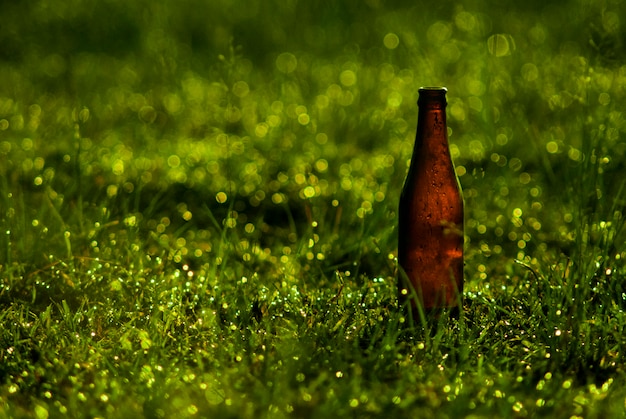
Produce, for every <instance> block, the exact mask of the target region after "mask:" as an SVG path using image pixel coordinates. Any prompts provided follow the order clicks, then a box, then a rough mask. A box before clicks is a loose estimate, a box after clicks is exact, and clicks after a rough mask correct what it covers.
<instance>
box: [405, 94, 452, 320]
mask: <svg viewBox="0 0 626 419" xmlns="http://www.w3.org/2000/svg"><path fill="white" fill-rule="evenodd" d="M446 92H447V89H446V88H445V87H422V88H420V89H419V99H418V102H417V104H418V107H419V111H418V120H417V133H416V136H415V146H414V148H413V156H412V157H411V164H410V166H409V171H408V174H407V177H406V180H405V183H404V187H403V189H402V194H401V196H400V206H399V224H398V263H399V265H400V269H399V273H400V275H399V281H398V285H399V291H400V297H401V298H400V300H401V301H406V300H407V298H409V299H410V300H411V307H412V308H413V310H416V309H417V305H416V304H417V303H418V302H419V303H420V304H421V306H422V308H423V309H424V311H425V312H429V311H432V310H433V309H438V308H446V307H448V308H453V307H460V306H461V301H462V295H463V241H464V236H463V195H462V193H461V187H460V184H459V181H458V178H457V176H456V172H455V170H454V165H453V163H452V157H451V156H450V149H449V147H448V132H447V126H446ZM412 295H413V296H415V297H416V298H417V300H416V299H415V298H411V296H412Z"/></svg>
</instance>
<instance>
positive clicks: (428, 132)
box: [417, 87, 447, 138]
mask: <svg viewBox="0 0 626 419" xmlns="http://www.w3.org/2000/svg"><path fill="white" fill-rule="evenodd" d="M446 92H447V89H446V88H445V87H422V88H420V89H419V99H418V101H417V106H418V108H419V109H418V121H417V126H418V129H419V130H420V131H421V132H420V133H419V134H421V135H422V138H424V137H430V136H433V135H435V136H445V137H447V132H446V105H447V102H446Z"/></svg>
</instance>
